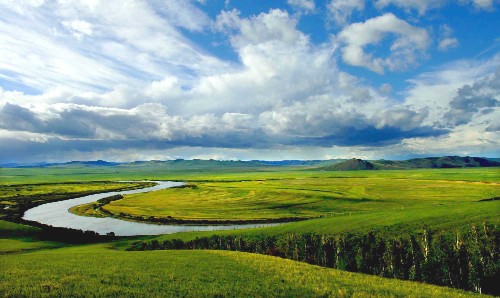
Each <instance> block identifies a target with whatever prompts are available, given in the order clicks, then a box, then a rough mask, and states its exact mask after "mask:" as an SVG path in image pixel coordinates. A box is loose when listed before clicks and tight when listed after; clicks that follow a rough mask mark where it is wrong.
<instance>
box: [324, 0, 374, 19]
mask: <svg viewBox="0 0 500 298" xmlns="http://www.w3.org/2000/svg"><path fill="white" fill-rule="evenodd" d="M364 9H365V0H332V1H331V2H330V3H328V10H329V12H330V14H331V16H332V18H333V20H334V21H335V23H336V24H338V25H345V24H347V23H348V22H349V19H350V18H351V15H352V13H353V12H354V11H363V10H364Z"/></svg>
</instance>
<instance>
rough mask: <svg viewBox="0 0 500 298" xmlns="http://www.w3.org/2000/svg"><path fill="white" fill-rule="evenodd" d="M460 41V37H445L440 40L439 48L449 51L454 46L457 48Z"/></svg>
mask: <svg viewBox="0 0 500 298" xmlns="http://www.w3.org/2000/svg"><path fill="white" fill-rule="evenodd" d="M458 44H459V42H458V39H456V38H454V37H452V38H449V37H447V38H443V39H441V40H440V41H439V45H438V49H439V50H440V51H447V50H449V49H452V48H456V47H457V46H458Z"/></svg>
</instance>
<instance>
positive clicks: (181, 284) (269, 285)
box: [0, 245, 479, 297]
mask: <svg viewBox="0 0 500 298" xmlns="http://www.w3.org/2000/svg"><path fill="white" fill-rule="evenodd" d="M0 272H2V274H1V276H2V277H1V279H0V296H1V297H88V296H92V297H110V296H113V297H353V296H355V297H409V296H412V297H417V296H421V297H474V296H477V297H479V295H477V294H473V293H467V292H463V291H459V290H454V289H450V288H445V287H438V286H432V285H425V284H421V283H417V282H408V281H400V280H394V279H387V278H381V277H375V276H370V275H364V274H356V273H350V272H344V271H340V270H335V269H328V268H322V267H318V266H313V265H309V264H306V263H300V262H295V261H291V260H286V259H281V258H277V257H270V256H263V255H257V254H249V253H241V252H229V251H210V250H204V251H148V252H130V251H128V252H127V251H117V250H110V249H108V248H107V245H85V246H78V247H71V248H61V249H51V250H42V251H37V252H30V253H24V254H17V253H16V254H7V255H0ZM27 277H29V278H27Z"/></svg>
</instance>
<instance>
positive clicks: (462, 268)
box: [0, 163, 500, 297]
mask: <svg viewBox="0 0 500 298" xmlns="http://www.w3.org/2000/svg"><path fill="white" fill-rule="evenodd" d="M307 167H308V170H306V167H302V168H297V166H296V165H294V166H293V167H279V168H276V167H272V166H268V165H266V166H258V167H255V168H254V169H249V168H243V169H240V170H239V171H238V170H237V167H223V168H216V169H213V168H212V169H210V168H207V169H205V170H199V171H198V170H197V171H190V170H186V169H184V170H182V169H181V167H179V168H177V169H170V168H168V167H165V165H164V164H162V163H147V164H146V163H145V164H141V165H136V166H131V165H118V166H111V165H107V166H105V167H103V166H101V167H99V166H81V165H71V166H67V167H48V168H44V169H37V168H27V169H0V179H2V180H1V181H2V183H9V184H15V183H17V184H19V185H20V184H24V185H23V186H22V188H24V187H29V185H27V184H36V183H41V182H43V181H50V182H52V183H60V182H64V181H78V180H80V181H99V180H101V181H117V180H131V179H151V180H154V179H158V180H177V181H187V182H189V185H193V187H187V188H178V189H170V190H163V191H159V192H153V193H148V194H137V195H133V196H125V198H124V199H118V197H116V198H113V199H110V200H104V201H101V202H99V203H98V204H99V208H106V209H107V208H108V207H109V208H110V209H109V210H110V212H111V211H112V210H113V208H118V209H116V210H121V211H118V213H117V214H115V216H118V217H119V216H120V213H123V214H125V213H124V212H125V211H126V212H129V214H134V212H136V213H135V214H137V216H141V217H144V218H145V219H146V220H149V219H150V218H149V216H153V217H155V216H156V217H158V218H162V217H164V218H168V216H171V217H172V218H183V219H205V220H206V219H211V220H235V219H236V220H245V221H248V220H250V221H251V220H259V219H283V218H284V219H287V218H291V217H301V218H314V219H310V220H304V221H299V222H293V223H287V224H283V225H279V226H274V227H268V228H259V229H249V230H231V231H215V232H191V233H179V234H172V235H164V236H147V237H145V236H143V237H133V238H128V239H125V240H123V239H122V240H120V241H119V242H112V243H109V244H107V245H103V244H101V245H83V246H78V247H73V246H72V245H68V244H67V242H64V241H62V240H61V239H59V240H58V239H45V238H44V239H41V238H37V237H36V236H34V234H33V233H35V232H34V231H38V230H39V229H38V228H33V227H28V226H21V225H14V224H11V223H8V222H5V221H0V227H2V230H1V231H2V232H1V235H2V236H1V237H0V238H3V239H2V240H1V241H0V244H1V245H3V246H4V247H6V248H5V249H4V250H3V252H0V254H2V253H3V254H5V255H3V256H0V266H2V267H1V268H0V272H4V271H3V270H4V268H6V271H5V272H8V274H0V295H3V296H9V295H11V296H19V295H35V294H37V295H42V294H43V293H46V294H50V295H64V296H74V295H77V294H78V293H82V294H80V295H99V296H102V295H124V296H130V295H138V296H151V295H160V293H161V294H162V295H163V294H165V295H168V294H169V293H174V292H175V293H179V295H187V296H207V295H208V296H215V295H222V296H231V295H239V296H264V295H265V296H322V295H331V296H353V295H359V296H370V295H375V296H454V297H455V296H457V295H459V293H460V292H455V291H452V290H451V289H447V288H439V287H434V286H430V285H425V284H418V283H412V282H404V281H399V280H392V279H385V278H379V277H374V276H368V275H358V274H353V273H348V272H346V271H337V270H335V269H328V268H320V267H316V266H311V265H308V264H305V263H306V262H307V263H311V264H317V265H321V266H324V267H333V268H339V269H343V270H349V271H357V272H365V273H369V274H374V275H380V276H383V277H396V278H399V279H410V280H418V281H424V282H427V283H435V284H439V285H448V286H451V287H458V288H462V289H467V290H471V291H481V292H483V293H484V292H488V293H493V294H498V293H499V292H498V291H499V286H498V285H496V284H495V283H494V282H492V281H497V280H499V278H500V274H499V272H500V261H499V243H500V239H499V238H500V236H499V229H498V225H499V224H500V217H499V214H500V213H499V211H500V201H499V200H495V198H498V197H500V184H499V180H500V179H499V176H500V172H499V170H500V169H499V168H461V169H417V170H405V171H402V170H388V171H385V170H379V171H343V172H335V171H317V170H312V169H311V166H310V165H308V166H307ZM114 199H118V200H114ZM148 208H149V209H148ZM148 212H150V213H148ZM94 215H95V214H94ZM40 240H42V241H40ZM48 240H50V241H48ZM62 242H64V243H62ZM67 246H70V247H67ZM106 246H112V247H114V248H115V249H118V248H119V249H132V250H161V249H169V250H170V249H218V250H238V251H246V252H257V253H260V254H269V255H273V256H280V257H283V258H287V259H291V260H284V259H280V258H271V257H266V256H259V255H255V254H244V253H241V252H227V251H188V250H183V251H135V252H123V251H116V250H110V249H107V248H105V247H106ZM57 247H62V248H57ZM55 248H56V249H55ZM49 249H50V250H49ZM20 252H26V253H20ZM229 260H230V261H229ZM292 260H297V261H301V262H302V263H298V262H295V261H292ZM33 264H37V266H34V265H33ZM49 264H50V265H49ZM52 264H53V265H52ZM64 264H69V265H68V266H65V265H64ZM129 268H130V269H129ZM28 271H29V272H30V274H32V275H31V276H30V275H29V274H28V273H27V272H28ZM84 275H85V276H86V278H87V279H84V278H83V276H84ZM26 276H30V278H26ZM60 276H68V277H69V278H68V279H67V280H66V279H62V280H61V278H60ZM87 280H88V281H87ZM249 281H250V282H249ZM24 284H26V285H27V286H26V287H25V288H23V285H24ZM146 289H150V290H149V291H147V290H146ZM30 293H31V294H30ZM33 293H35V294H33ZM467 294H468V295H472V294H471V293H470V292H469V293H467Z"/></svg>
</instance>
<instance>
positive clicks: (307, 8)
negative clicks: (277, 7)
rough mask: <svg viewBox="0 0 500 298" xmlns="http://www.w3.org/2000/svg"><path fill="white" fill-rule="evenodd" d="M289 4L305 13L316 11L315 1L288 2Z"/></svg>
mask: <svg viewBox="0 0 500 298" xmlns="http://www.w3.org/2000/svg"><path fill="white" fill-rule="evenodd" d="M287 3H288V5H290V6H292V7H294V8H296V9H299V10H301V11H304V12H305V13H311V12H314V10H315V9H316V4H315V3H314V0H288V1H287Z"/></svg>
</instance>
